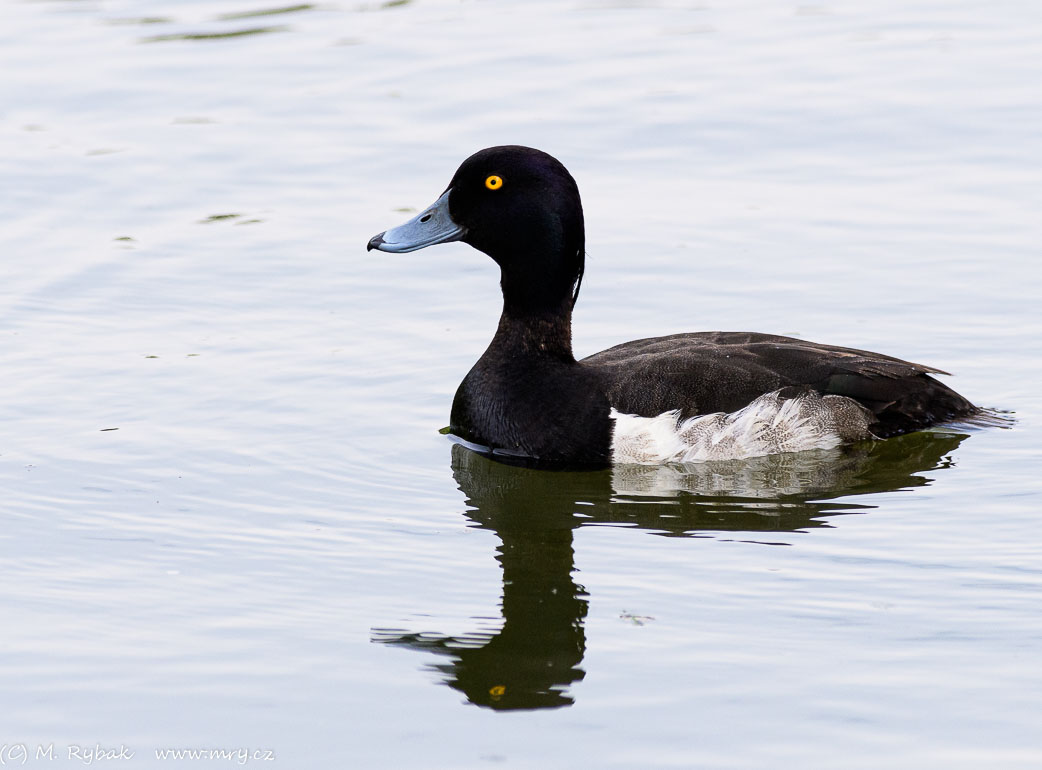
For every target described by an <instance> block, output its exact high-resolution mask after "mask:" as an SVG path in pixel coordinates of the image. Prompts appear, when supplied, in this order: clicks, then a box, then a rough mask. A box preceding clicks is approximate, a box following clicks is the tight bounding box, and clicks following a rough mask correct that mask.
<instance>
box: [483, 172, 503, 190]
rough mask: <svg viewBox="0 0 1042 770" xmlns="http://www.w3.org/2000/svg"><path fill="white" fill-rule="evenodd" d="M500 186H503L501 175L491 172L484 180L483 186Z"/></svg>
mask: <svg viewBox="0 0 1042 770" xmlns="http://www.w3.org/2000/svg"><path fill="white" fill-rule="evenodd" d="M502 186H503V177H501V176H496V175H495V174H493V175H492V176H490V177H489V178H488V179H486V180H485V187H487V188H488V189H490V190H498V189H499V188H500V187H502Z"/></svg>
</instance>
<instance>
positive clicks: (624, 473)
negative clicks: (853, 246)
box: [372, 432, 966, 710]
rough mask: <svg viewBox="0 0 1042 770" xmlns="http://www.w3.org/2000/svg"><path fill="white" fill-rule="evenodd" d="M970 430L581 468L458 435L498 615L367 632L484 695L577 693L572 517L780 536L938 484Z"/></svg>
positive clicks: (503, 705) (463, 482) (500, 699)
mask: <svg viewBox="0 0 1042 770" xmlns="http://www.w3.org/2000/svg"><path fill="white" fill-rule="evenodd" d="M964 438H966V436H965V435H964V434H955V433H945V432H923V433H913V434H909V435H906V436H901V437H898V438H893V439H890V440H889V441H876V442H863V443H860V444H855V445H853V446H849V447H844V448H838V449H832V450H818V451H810V452H799V453H794V454H778V455H769V456H766V457H758V458H753V459H749V460H735V461H726V462H713V463H702V464H697V465H685V466H636V465H629V466H615V467H614V468H612V469H609V470H602V471H585V472H570V471H557V472H553V471H545V470H533V469H529V468H523V467H515V466H512V465H507V464H504V463H500V462H496V461H493V460H491V459H489V458H488V457H485V456H483V455H481V454H478V453H476V452H473V451H471V450H469V449H466V448H464V447H462V446H459V445H454V446H453V447H452V473H453V476H454V478H455V480H456V482H457V484H459V488H460V490H461V491H462V492H463V494H464V495H465V496H466V498H467V500H466V504H467V511H466V516H467V518H469V519H470V520H471V522H473V526H477V527H481V528H483V529H490V530H492V531H493V532H495V533H496V534H497V535H498V537H499V538H500V540H501V541H502V544H501V545H500V546H499V548H498V549H497V551H498V555H497V556H496V558H497V560H498V561H499V562H500V564H501V565H502V568H503V600H502V615H503V622H502V626H501V627H500V628H499V630H498V631H495V632H486V633H477V634H470V635H463V636H446V635H443V634H441V633H435V632H428V631H419V632H415V631H406V630H402V629H390V628H381V629H373V631H372V639H373V641H375V642H379V643H381V644H388V645H393V646H399V647H408V648H411V649H414V650H422V651H426V652H431V653H436V654H438V655H440V656H443V658H444V660H443V661H441V662H439V663H436V664H433V665H432V666H431V668H432V669H434V670H436V671H438V672H440V674H441V675H442V676H443V677H444V682H445V684H447V685H449V686H450V687H452V688H454V689H456V690H459V691H461V692H462V693H464V694H465V695H466V696H467V699H468V700H469V701H470V702H471V703H474V704H476V705H479V706H486V707H489V708H493V709H498V710H509V709H537V708H556V707H561V706H568V705H570V704H571V703H572V702H573V697H572V695H571V694H570V691H569V688H570V687H571V685H572V684H573V683H574V682H577V681H579V680H581V679H582V678H583V677H584V676H585V672H584V671H583V669H582V668H581V664H582V660H583V655H584V653H585V650H586V634H585V630H584V627H583V621H584V619H585V617H586V612H587V606H588V604H587V596H588V594H587V592H586V590H585V589H584V588H583V587H582V586H581V585H580V584H578V583H576V582H575V580H574V578H573V576H574V575H575V573H576V571H577V570H576V567H575V553H574V550H573V543H572V532H573V530H575V529H577V528H579V527H581V526H584V525H589V524H600V525H603V524H615V525H620V526H631V527H633V526H635V527H637V528H639V529H642V530H645V531H646V532H650V533H654V534H660V535H667V536H689V537H714V536H715V537H720V535H719V534H714V533H723V532H733V533H741V534H740V535H737V537H740V538H741V539H742V540H745V541H756V542H763V543H772V542H776V541H775V540H772V538H771V537H770V534H769V533H781V532H801V531H804V530H807V529H812V528H816V527H831V526H833V524H832V523H830V521H829V520H827V519H826V518H825V517H826V516H828V517H832V516H835V515H838V514H844V513H856V512H862V511H866V510H869V509H871V508H873V507H874V506H872V505H866V504H862V503H854V502H850V501H848V500H845V499H843V498H847V497H850V496H854V495H864V494H871V493H880V492H891V491H896V490H901V489H909V488H914V487H919V486H925V485H927V484H929V483H930V479H929V478H926V477H924V476H919V475H917V474H919V473H921V472H923V471H930V470H934V469H941V468H945V467H947V466H948V465H949V464H950V459H949V455H950V454H951V453H952V452H953V451H954V450H955V448H956V447H958V445H959V443H960V442H961V441H962V440H963V439H964ZM757 533H762V534H759V535H758V534H757Z"/></svg>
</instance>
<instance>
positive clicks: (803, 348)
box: [581, 332, 978, 436]
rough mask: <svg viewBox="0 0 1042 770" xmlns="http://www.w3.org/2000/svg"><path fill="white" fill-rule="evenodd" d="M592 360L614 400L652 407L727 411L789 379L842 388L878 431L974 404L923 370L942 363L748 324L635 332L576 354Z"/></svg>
mask: <svg viewBox="0 0 1042 770" xmlns="http://www.w3.org/2000/svg"><path fill="white" fill-rule="evenodd" d="M581 363H582V364H583V366H588V367H590V368H592V369H594V370H596V371H597V372H598V373H599V375H600V378H601V381H602V382H603V385H604V388H605V391H606V393H607V394H608V398H609V400H610V402H611V404H612V406H614V407H615V408H616V409H618V410H619V411H621V412H625V413H629V414H640V415H644V416H653V415H656V414H661V413H662V412H664V411H668V410H670V409H680V410H681V412H682V414H683V415H684V416H691V415H695V414H709V413H712V412H733V411H735V410H736V409H740V408H742V407H743V406H745V405H747V404H748V403H749V402H750V401H752V400H753V399H754V398H756V397H757V396H759V395H761V394H763V393H768V392H770V391H773V390H777V389H779V388H783V387H788V386H809V387H811V388H813V389H815V390H817V391H819V392H821V393H830V394H835V395H841V396H848V397H850V398H853V399H855V400H857V401H859V402H860V403H861V404H863V405H864V406H865V407H867V408H868V409H869V410H871V411H872V412H873V413H874V414H875V415H876V420H877V423H876V424H875V425H873V432H875V433H876V435H879V436H890V435H896V434H898V433H907V432H909V431H912V430H917V429H919V428H924V427H927V426H929V425H933V424H935V423H938V422H943V421H945V420H951V419H953V418H956V417H961V416H966V415H969V414H974V413H976V412H977V411H978V410H977V408H976V407H975V406H973V404H971V403H970V402H969V401H967V400H966V399H965V398H963V397H962V396H960V395H959V394H958V393H956V392H955V391H953V390H952V389H951V388H949V387H947V386H946V385H944V384H942V383H940V382H938V381H937V380H935V379H934V378H933V377H931V376H930V374H944V373H945V372H942V371H941V370H940V369H934V368H932V367H929V366H923V365H921V364H915V363H911V362H909V361H902V360H901V359H899V358H893V357H892V356H885V355H881V354H879V353H872V352H869V351H866V350H856V349H854V348H842V347H836V346H834V345H820V344H817V343H814V342H808V341H806V340H798V339H794V338H792V337H782V336H778V335H771V334H757V333H753V332H699V333H694V334H675V335H672V336H669V337H654V338H650V339H642V340H634V341H633V342H626V343H624V344H622V345H616V346H615V347H613V348H609V349H608V350H605V351H602V352H600V353H596V354H595V355H592V356H590V357H589V358H585V359H583V360H582V362H581Z"/></svg>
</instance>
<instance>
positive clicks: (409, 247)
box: [366, 190, 463, 254]
mask: <svg viewBox="0 0 1042 770" xmlns="http://www.w3.org/2000/svg"><path fill="white" fill-rule="evenodd" d="M462 237H463V228H462V227H461V226H460V225H458V224H456V223H455V222H453V221H452V217H451V216H450V215H449V191H448V190H446V191H445V192H444V193H442V196H441V197H440V198H438V200H436V201H434V203H433V204H432V205H431V206H428V207H427V208H426V209H425V210H424V211H423V212H422V213H420V214H417V215H416V216H414V217H413V218H412V219H410V220H409V221H408V222H406V223H405V224H404V225H398V227H392V228H391V229H390V230H388V231H387V232H383V233H380V234H379V235H374V236H373V237H372V238H371V239H370V240H369V246H368V247H366V248H367V250H368V251H372V250H373V249H379V250H380V251H389V252H391V253H393V254H403V253H405V252H407V251H416V250H417V249H422V248H424V247H426V246H433V245H434V244H435V243H448V242H449V241H458V240H459V239H460V238H462Z"/></svg>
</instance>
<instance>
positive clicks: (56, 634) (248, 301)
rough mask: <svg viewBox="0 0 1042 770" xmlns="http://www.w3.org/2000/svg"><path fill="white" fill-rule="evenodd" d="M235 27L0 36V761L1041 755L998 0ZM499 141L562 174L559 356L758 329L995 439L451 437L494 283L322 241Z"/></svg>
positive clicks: (240, 22) (1022, 160) (1004, 760)
mask: <svg viewBox="0 0 1042 770" xmlns="http://www.w3.org/2000/svg"><path fill="white" fill-rule="evenodd" d="M278 2H279V0H275V1H274V2H273V3H271V4H265V3H261V2H259V0H205V1H203V0H198V1H195V2H149V1H147V0H139V1H137V2H129V1H125V2H121V1H120V0H105V1H100V0H97V1H94V0H80V1H76V2H74V1H72V0H53V1H49V2H9V3H6V4H4V6H3V8H2V10H0V73H2V74H0V179H2V180H3V184H2V192H0V254H2V276H3V280H2V281H0V371H2V372H3V376H2V378H0V516H2V529H0V537H2V546H3V550H2V554H3V556H2V560H0V617H2V619H3V631H2V633H0V639H2V651H3V652H2V655H0V713H2V714H3V719H2V723H0V745H2V747H3V748H2V750H0V751H2V753H0V760H4V761H5V762H6V763H7V764H21V760H23V759H24V760H25V764H26V765H27V766H28V765H34V764H35V765H37V766H42V765H44V764H50V765H51V766H61V767H64V766H78V765H82V764H84V763H85V762H86V759H85V757H86V756H87V754H86V753H85V752H88V751H91V750H96V749H97V748H98V747H99V746H100V748H101V749H103V750H104V749H116V750H119V749H120V747H123V748H124V749H125V750H126V751H127V752H131V751H132V752H134V756H133V758H130V759H128V758H126V756H127V755H126V754H124V758H123V759H112V760H107V761H106V764H107V765H109V766H121V767H153V766H155V767H171V766H175V767H176V766H192V767H198V766H220V765H222V764H223V765H229V764H232V765H239V764H249V765H250V766H259V767H284V768H319V767H328V768H347V767H359V768H362V767H365V768H369V767H388V768H403V767H422V768H480V767H500V766H504V767H518V768H528V767H544V768H545V767H554V768H556V767H560V768H565V767H568V768H572V767H603V768H615V767H618V768H659V767H661V768H667V767H699V768H772V769H773V768H790V767H791V768H797V767H798V768H837V767H842V768H880V767H888V768H927V767H943V768H981V767H989V768H1000V767H1001V768H1021V767H1023V768H1029V767H1030V768H1037V767H1040V766H1042V535H1040V534H1039V533H1040V531H1042V527H1040V520H1042V474H1040V472H1039V470H1040V467H1042V464H1040V462H1042V395H1040V393H1039V382H1040V381H1042V312H1040V310H1039V307H1040V306H1042V279H1040V274H1042V271H1040V268H1039V260H1040V257H1042V247H1040V244H1042V215H1040V213H1039V212H1040V210H1042V183H1040V173H1042V132H1040V131H1039V126H1040V125H1042V92H1040V91H1039V83H1042V7H1040V6H1039V5H1038V4H1037V3H1034V2H1028V1H1027V0H1024V2H997V3H983V2H958V1H956V2H931V1H928V0H919V1H917V2H911V3H908V2H896V0H883V2H879V1H878V0H876V1H874V2H868V1H867V0H865V1H857V0H855V1H854V2H844V3H831V2H825V3H816V4H806V3H803V4H798V3H777V2H768V0H748V1H742V2H732V3H702V2H698V1H697V0H690V1H687V0H685V1H681V0H662V1H661V2H642V1H640V0H629V1H627V0H623V1H622V2H614V1H611V2H602V1H601V0H575V1H571V0H569V1H568V2H519V1H517V0H503V1H502V2H493V1H492V0H487V1H484V2H479V1H478V0H463V1H461V0H413V2H403V0H396V1H395V2H384V3H381V2H359V3H351V2H336V1H334V2H329V3H325V2H323V3H319V4H316V5H314V6H311V5H293V6H291V7H285V8H281V9H280V8H278ZM505 143H519V144H528V145H532V146H536V147H539V148H542V149H544V150H547V151H549V152H551V153H552V154H554V155H556V156H557V157H559V158H560V159H561V160H562V161H563V162H564V163H565V164H566V165H567V166H568V167H569V168H570V169H571V170H572V172H573V173H574V175H575V177H576V179H577V180H578V182H579V186H580V189H581V191H582V192H583V196H584V203H585V207H586V216H587V227H588V238H587V248H588V254H589V256H588V259H587V276H586V280H585V282H584V285H583V293H582V296H581V298H580V301H579V305H578V308H577V313H576V317H575V333H576V339H575V349H576V352H577V353H579V354H582V355H587V354H589V353H592V352H594V351H597V350H600V349H602V348H604V347H607V346H609V345H612V344H616V343H618V342H621V341H624V340H628V339H634V338H637V337H642V336H651V335H658V334H668V333H674V332H679V331H694V330H699V329H732V330H755V331H762V332H774V333H782V334H793V335H798V336H802V337H805V338H807V339H811V340H816V341H823V342H832V343H836V344H843V345H848V346H853V347H861V348H868V349H873V350H879V351H881V352H885V353H889V354H891V355H897V356H901V357H904V358H908V359H911V360H915V361H922V362H924V363H927V364H931V365H934V366H937V367H940V368H943V369H945V370H948V371H951V372H953V373H954V374H955V375H956V376H955V377H953V378H952V380H951V382H952V384H953V385H954V386H955V387H956V389H958V390H959V391H960V392H961V393H963V394H964V395H966V396H967V397H969V398H971V399H972V400H974V401H976V402H977V403H980V404H983V405H986V406H989V407H994V408H998V409H1003V410H1010V411H1013V412H1015V414H1016V424H1015V426H1014V427H1013V428H1012V429H1009V430H1003V429H997V428H989V429H983V430H982V429H964V428H956V429H948V430H938V431H933V432H929V433H920V434H917V435H911V436H906V437H901V438H899V439H894V440H891V441H887V442H883V443H880V444H877V445H873V446H870V447H857V448H855V449H853V450H851V451H833V452H812V453H806V454H805V455H787V456H778V457H773V458H761V459H759V460H755V461H749V462H745V463H725V464H715V465H703V466H691V467H688V468H632V467H629V468H616V469H615V470H614V471H604V472H599V473H584V474H576V473H546V472H539V471H530V470H520V469H514V468H508V467H504V466H500V465H495V464H492V463H490V462H488V461H487V460H485V459H483V458H481V457H477V456H475V455H472V454H469V453H468V452H467V451H466V450H463V449H462V448H460V447H457V446H453V445H452V444H451V443H449V442H448V441H447V440H446V438H445V437H444V436H441V435H439V433H438V429H440V428H441V427H443V426H444V425H446V424H447V422H448V413H449V406H450V403H451V399H452V394H453V392H454V391H455V388H456V385H457V383H458V382H459V381H460V379H461V378H462V377H463V375H464V374H465V373H466V371H467V370H468V368H469V367H470V365H471V363H472V362H473V361H474V360H475V359H476V358H477V357H478V356H479V355H480V353H481V352H482V351H483V350H484V347H485V345H486V344H487V342H488V340H489V339H490V337H491V334H492V332H493V330H494V329H495V325H496V321H497V318H498V312H499V301H500V300H499V294H498V286H497V280H498V274H497V271H496V269H495V267H494V265H493V264H492V263H491V261H490V260H488V259H487V258H486V257H485V256H484V255H481V254H479V253H477V252H475V251H473V250H471V249H470V248H469V247H467V246H464V245H462V244H451V245H446V246H440V247H437V248H435V249H430V250H427V251H423V252H420V253H418V254H406V255H388V254H382V253H376V252H372V253H366V251H365V243H366V241H367V240H368V238H369V237H370V236H371V235H373V234H375V233H377V232H379V231H381V230H384V229H386V228H387V227H389V226H392V225H395V224H398V223H399V222H401V221H403V220H404V219H407V218H408V217H409V216H411V213H410V212H412V211H414V210H415V209H417V208H419V207H422V206H424V205H426V204H428V203H430V202H432V201H433V200H434V199H435V198H436V197H437V195H438V194H440V192H441V191H442V190H443V189H444V187H445V185H446V184H447V182H448V180H449V178H450V176H451V174H452V172H453V171H454V170H455V168H456V166H457V165H458V164H459V162H460V161H461V160H462V159H463V158H465V157H466V156H467V155H469V154H470V153H472V152H474V151H475V150H477V149H480V148H481V147H484V146H487V145H492V144H505ZM51 744H53V756H54V759H53V760H48V759H47V758H46V757H41V756H40V754H39V750H40V749H41V747H42V748H43V749H47V747H48V746H50V745H51ZM70 746H71V747H73V749H75V752H73V750H72V749H70V748H69V747H70ZM170 748H186V749H199V750H206V751H209V750H221V751H227V752H234V753H235V754H234V756H232V757H231V758H228V759H213V758H209V755H208V756H207V761H202V760H198V759H196V760H192V759H188V758H182V759H174V758H171V757H169V756H167V757H166V758H163V756H161V754H160V755H157V752H162V751H163V750H165V749H170ZM240 751H244V752H248V756H247V755H245V754H239V753H237V752H240ZM70 752H72V753H73V754H74V755H73V756H70ZM76 752H78V753H76ZM266 752H273V754H271V755H269V754H267V753H266ZM213 756H221V755H218V754H215V755H213ZM270 756H274V759H270ZM59 760H60V761H59Z"/></svg>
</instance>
